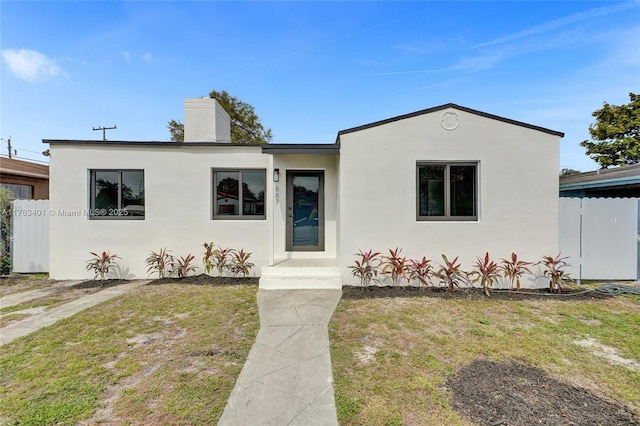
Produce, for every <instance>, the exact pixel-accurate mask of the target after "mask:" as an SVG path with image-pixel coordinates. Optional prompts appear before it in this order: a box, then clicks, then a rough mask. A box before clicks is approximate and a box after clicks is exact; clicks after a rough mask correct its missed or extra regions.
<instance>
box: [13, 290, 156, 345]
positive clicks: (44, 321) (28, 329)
mask: <svg viewBox="0 0 640 426" xmlns="http://www.w3.org/2000/svg"><path fill="white" fill-rule="evenodd" d="M149 281H150V280H143V281H132V282H130V283H126V284H120V285H117V286H114V287H108V288H106V289H104V290H101V291H98V292H96V293H93V294H89V295H87V296H82V297H80V298H78V299H75V300H72V301H70V302H67V303H65V304H63V305H60V306H58V307H56V308H51V309H48V310H44V311H42V312H40V313H38V314H36V315H33V316H30V317H28V318H25V319H23V320H21V321H16V322H14V323H11V324H9V325H8V326H6V327H2V328H0V346H2V345H5V344H7V343H9V342H11V341H13V340H14V339H17V338H18V337H22V336H26V335H27V334H30V333H33V332H34V331H36V330H39V329H41V328H43V327H47V326H49V325H51V324H54V323H55V322H57V321H58V320H60V319H62V318H66V317H70V316H71V315H74V314H77V313H78V312H80V311H83V310H85V309H87V308H90V307H92V306H95V305H97V304H98V303H102V302H105V301H107V300H109V299H113V298H114V297H117V296H120V295H122V294H125V293H128V292H130V291H131V290H133V289H136V288H138V287H140V286H143V285H145V284H147V283H148V282H149ZM76 283H77V282H76ZM70 285H73V284H68V283H66V286H70ZM44 290H46V289H44ZM25 293H30V294H21V293H17V294H16V295H8V296H5V297H3V298H1V299H0V306H2V307H6V306H13V305H17V304H19V303H23V302H26V301H29V300H32V299H34V298H37V297H42V296H43V295H46V294H47V292H46V291H39V290H36V291H33V292H25ZM19 312H21V311H16V313H19Z"/></svg>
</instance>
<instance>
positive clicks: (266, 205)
mask: <svg viewBox="0 0 640 426" xmlns="http://www.w3.org/2000/svg"><path fill="white" fill-rule="evenodd" d="M562 136H563V134H562V133H560V132H556V131H552V130H548V129H544V128H541V127H537V126H533V125H530V124H526V123H522V122H518V121H513V120H509V119H506V118H502V117H498V116H494V115H490V114H486V113H483V112H480V111H475V110H472V109H469V108H465V107H461V106H458V105H454V104H447V105H442V106H439V107H435V108H431V109H426V110H423V111H418V112H415V113H412V114H407V115H403V116H399V117H395V118H391V119H388V120H384V121H379V122H375V123H371V124H367V125H364V126H360V127H354V128H351V129H347V130H343V131H340V132H338V135H337V139H336V142H335V143H333V144H301V145H293V144H267V145H242V144H230V143H229V117H228V115H227V114H226V113H225V112H224V111H223V110H222V108H221V107H220V106H219V105H218V104H217V103H216V102H215V101H214V100H212V99H187V100H186V101H185V140H186V142H182V143H174V142H133V141H86V140H82V141H77V140H76V141H74V140H44V142H45V143H48V144H49V145H50V153H51V158H50V164H51V194H52V196H51V204H50V208H51V209H53V210H54V211H62V212H64V211H68V212H69V214H56V215H55V216H53V217H51V218H50V220H51V234H50V238H51V240H50V241H51V251H50V253H51V256H50V276H51V278H54V279H61V278H86V277H91V274H90V273H88V272H87V271H86V270H85V264H84V261H85V260H87V259H88V258H89V252H90V251H98V250H100V251H102V250H110V251H111V252H112V253H117V254H118V255H119V256H120V257H121V259H120V260H118V263H119V265H120V270H119V271H118V275H119V276H122V277H125V278H142V277H146V276H147V275H148V274H147V272H146V268H145V264H144V262H145V258H146V257H147V256H148V255H149V253H150V252H151V251H152V250H154V251H157V250H159V249H160V248H163V247H167V248H169V249H170V250H171V251H172V252H173V254H175V255H180V256H184V255H186V254H187V253H192V254H194V255H195V256H196V258H197V259H200V258H201V257H202V252H203V248H202V244H203V243H205V242H210V241H214V242H216V243H218V244H220V245H221V246H223V247H231V248H236V249H239V248H244V249H245V250H247V251H250V252H252V253H253V255H252V257H251V260H252V261H253V262H254V263H255V265H256V267H255V273H256V275H260V276H261V280H260V285H261V287H265V288H292V287H298V288H300V287H307V288H311V287H340V286H341V285H342V284H355V283H356V281H355V279H354V278H353V277H352V276H351V270H350V269H349V268H348V267H349V265H351V264H353V261H354V259H355V257H354V253H356V252H357V251H358V250H359V249H362V250H368V249H370V248H372V249H374V250H377V251H384V252H386V251H387V250H388V249H390V248H395V247H401V248H402V249H403V251H402V253H403V255H406V256H408V257H422V256H427V257H428V258H431V259H434V260H435V261H439V260H440V259H441V254H442V253H445V254H447V255H448V256H450V257H451V258H453V257H456V256H459V258H460V260H461V261H462V262H463V266H464V267H467V268H468V267H470V266H471V264H472V262H473V261H475V259H476V256H480V255H483V254H484V253H485V252H486V251H489V252H490V253H491V255H492V256H493V257H495V258H499V257H507V256H509V255H510V253H511V252H512V251H515V252H517V253H518V254H519V255H520V256H521V257H522V258H524V259H529V260H537V259H539V258H540V257H541V256H542V255H554V254H556V253H557V252H558V205H559V201H558V177H557V170H558V163H559V141H560V138H561V137H562ZM74 212H82V213H83V214H80V215H75V214H73V213H74ZM200 271H202V269H200ZM528 284H529V285H531V284H533V283H532V282H529V283H528ZM539 284H540V285H544V284H542V283H539Z"/></svg>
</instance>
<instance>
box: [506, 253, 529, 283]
mask: <svg viewBox="0 0 640 426" xmlns="http://www.w3.org/2000/svg"><path fill="white" fill-rule="evenodd" d="M501 260H502V263H501V264H500V270H501V271H502V275H503V276H504V277H505V278H506V279H508V280H509V290H513V284H514V283H515V288H516V290H520V277H521V276H523V275H524V274H525V273H529V274H530V273H531V270H530V269H529V268H528V266H529V265H531V262H525V261H524V260H518V255H517V254H515V253H511V260H507V259H504V258H503V259H501Z"/></svg>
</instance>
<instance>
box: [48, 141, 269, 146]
mask: <svg viewBox="0 0 640 426" xmlns="http://www.w3.org/2000/svg"><path fill="white" fill-rule="evenodd" d="M42 143H47V144H49V145H60V144H71V145H128V146H162V147H171V148H175V147H178V148H180V147H185V146H189V147H191V146H221V147H254V148H260V147H261V146H262V145H258V144H251V143H229V142H162V141H103V140H69V139H42Z"/></svg>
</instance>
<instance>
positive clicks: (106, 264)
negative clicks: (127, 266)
mask: <svg viewBox="0 0 640 426" xmlns="http://www.w3.org/2000/svg"><path fill="white" fill-rule="evenodd" d="M89 254H91V255H92V256H93V258H92V259H89V260H87V262H86V263H87V271H93V272H94V273H95V276H94V277H93V278H94V279H95V278H98V275H100V279H101V280H103V279H104V276H105V275H108V274H109V270H110V269H111V268H113V267H114V266H116V259H120V256H118V255H117V254H110V253H109V252H108V251H103V252H102V254H98V253H94V252H90V253H89Z"/></svg>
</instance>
